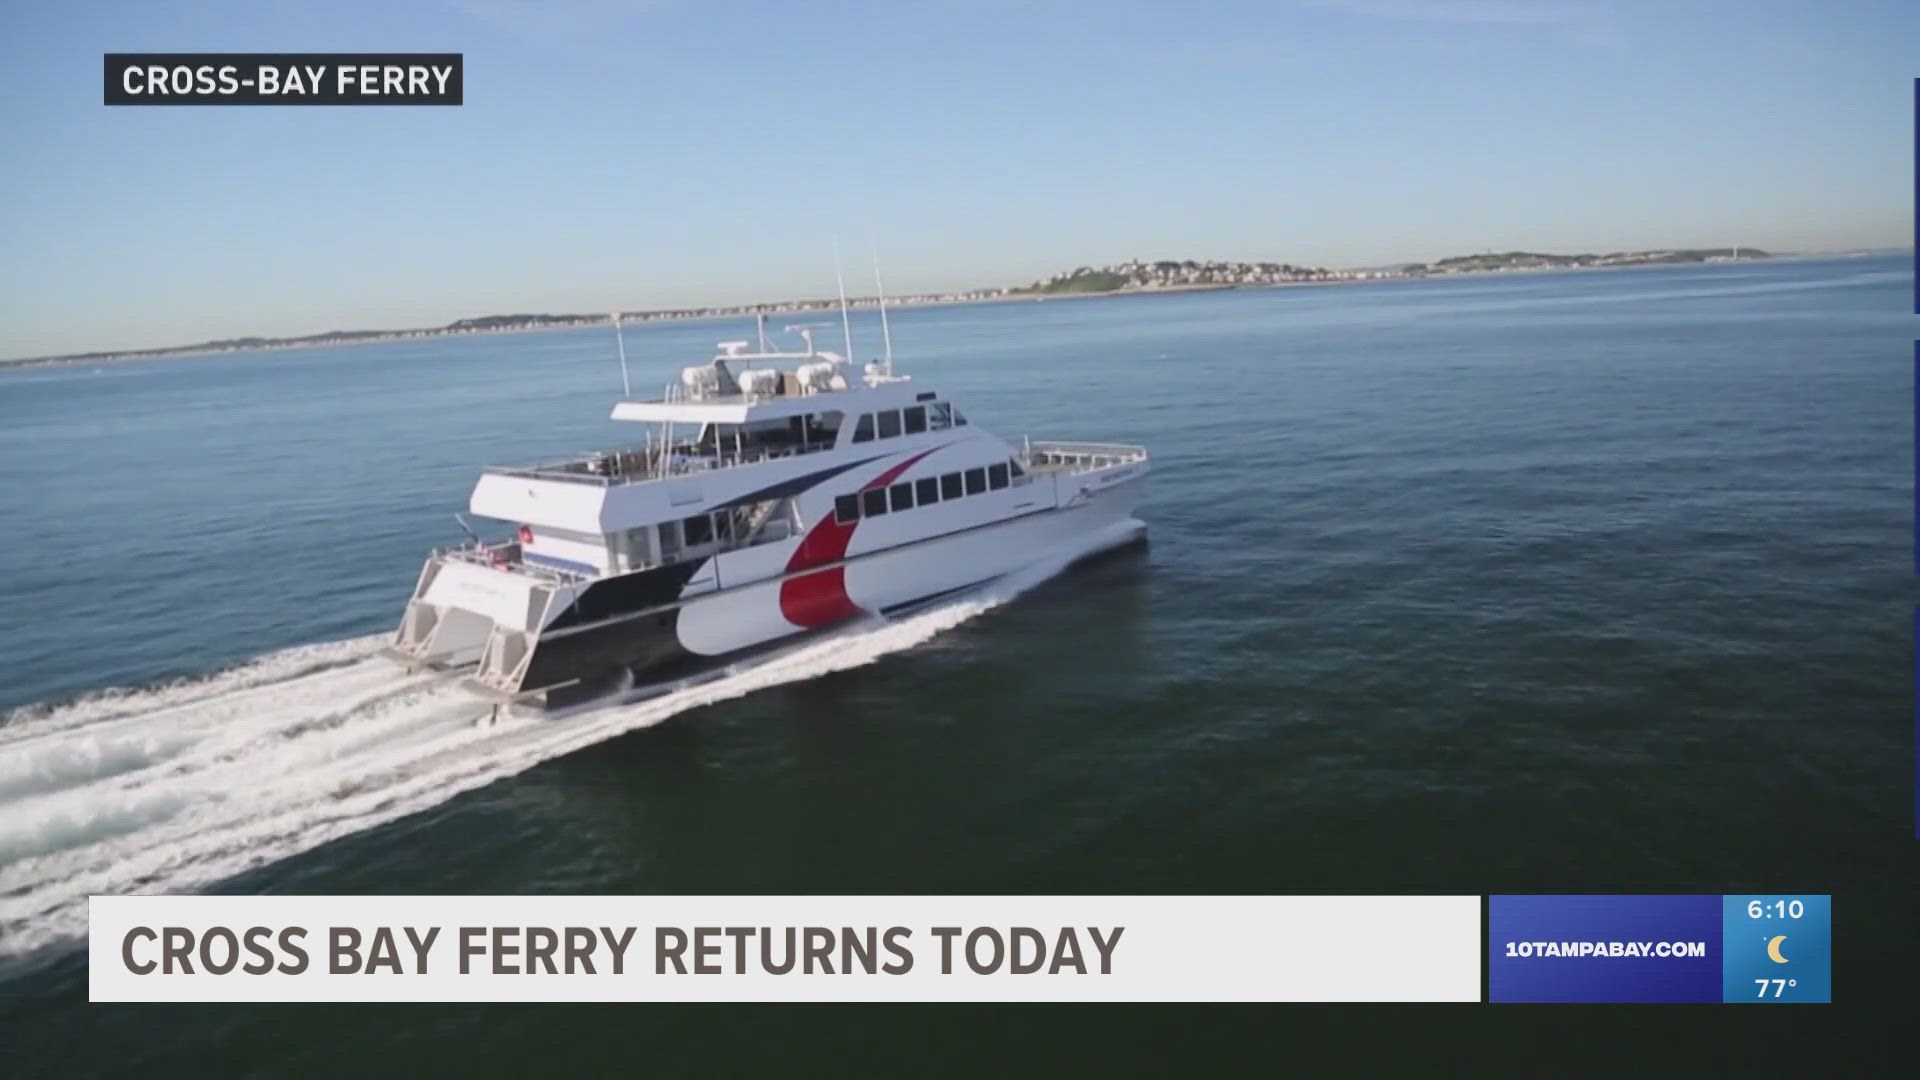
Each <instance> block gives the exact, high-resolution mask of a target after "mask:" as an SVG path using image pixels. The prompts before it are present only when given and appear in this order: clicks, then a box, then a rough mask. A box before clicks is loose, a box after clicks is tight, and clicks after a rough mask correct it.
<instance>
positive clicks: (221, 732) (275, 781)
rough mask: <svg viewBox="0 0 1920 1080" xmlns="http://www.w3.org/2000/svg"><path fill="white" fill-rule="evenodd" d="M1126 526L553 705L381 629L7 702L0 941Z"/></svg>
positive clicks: (1013, 588) (499, 773) (910, 637)
mask: <svg viewBox="0 0 1920 1080" xmlns="http://www.w3.org/2000/svg"><path fill="white" fill-rule="evenodd" d="M1143 529H1144V526H1142V525H1140V523H1139V522H1137V521H1133V520H1129V521H1124V522H1120V523H1117V524H1116V525H1114V526H1112V527H1111V528H1109V529H1107V530H1104V531H1102V532H1100V533H1097V534H1094V535H1092V536H1090V537H1087V538H1085V539H1084V540H1083V541H1080V542H1077V543H1075V544H1074V545H1072V547H1071V548H1064V549H1061V550H1059V551H1057V552H1054V553H1051V554H1050V555H1049V556H1048V557H1047V558H1044V559H1042V560H1040V561H1038V562H1036V563H1034V564H1032V565H1031V566H1029V567H1028V568H1026V569H1024V570H1021V571H1018V572H1017V573H1015V574H1014V575H1011V576H1009V577H1007V578H1004V579H1002V580H1000V581H998V582H995V583H993V584H991V585H989V586H986V587H985V588H984V589H982V590H981V591H979V592H975V593H972V594H969V595H966V596H962V597H958V598H956V599H954V600H953V601H951V602H948V603H944V604H942V605H940V606H938V607H934V608H931V609H928V610H924V611H920V612H917V613H914V614H912V615H910V616H907V617H905V618H902V619H900V620H898V621H891V622H888V621H875V622H870V623H865V624H861V625H858V626H854V627H851V628H848V629H846V630H844V631H840V632H837V633H834V634H832V635H829V636H827V637H824V638H820V639H816V640H812V641H809V642H807V643H805V644H803V645H800V646H797V647H795V648H793V649H791V650H788V651H786V652H783V653H778V654H775V655H773V656H771V657H768V658H765V659H762V660H759V661H756V662H754V663H753V664H752V665H751V666H742V667H739V668H734V669H729V670H727V671H726V672H724V673H723V674H722V675H720V677H718V678H714V679H711V680H708V681H704V682H701V683H699V684H697V685H691V686H685V687H682V688H679V689H676V690H674V691H672V692H671V693H668V694H665V695H660V696H651V697H647V698H646V699H644V700H639V701H624V702H619V701H616V702H609V703H606V704H600V705H594V706H589V707H585V708H581V709H577V710H573V711H570V712H568V713H566V714H564V715H561V716H558V717H552V716H549V717H512V716H504V715H503V716H502V718H501V719H500V720H499V722H497V723H495V724H492V725H482V724H479V723H476V720H477V718H478V717H480V716H481V715H483V714H484V713H486V711H487V709H486V706H485V705H483V704H480V703H477V702H476V701H475V700H474V699H473V698H471V697H470V696H468V695H466V694H465V693H464V692H463V691H461V690H460V689H459V688H458V687H457V686H455V685H454V681H453V680H450V679H448V678H447V677H445V676H434V675H418V674H416V675H409V674H405V673H403V672H401V671H400V670H399V669H398V668H396V667H394V666H393V665H392V664H391V663H390V662H388V661H386V660H384V659H382V658H380V657H378V656H376V655H375V652H376V650H377V649H379V647H380V646H381V645H383V644H384V643H385V642H386V638H387V636H386V635H384V634H381V635H375V636H372V637H365V638H357V639H353V640H349V641H337V642H328V643H324V644H316V645H307V646H301V647H298V648H294V649H288V650H284V651H282V652H277V653H273V654H270V655H268V656H264V657H261V658H260V659H258V660H256V661H253V662H252V663H249V664H246V665H243V666H241V667H238V668H234V669H232V670H229V671H226V672H223V673H220V674H217V675H214V676H211V677H208V678H205V679H201V680H197V681H189V682H180V683H172V684H168V685H165V686H161V687H155V688H149V689H144V690H128V691H110V692H105V693H101V694H96V695H92V696H89V697H86V698H83V699H80V700H78V701H74V702H72V703H69V704H66V705H61V706H57V707H44V706H28V707H27V708H24V709H20V710H16V711H15V712H14V713H13V714H11V715H9V716H8V717H7V718H6V721H5V722H4V723H0V959H15V958H20V957H23V956H25V955H26V954H29V953H34V952H38V951H40V950H43V949H47V948H49V947H52V946H58V945H61V944H62V943H66V942H70V941H71V940H72V939H74V938H76V937H78V936H80V935H83V934H84V933H85V931H86V925H87V897H88V896H89V895H93V894H102V893H156V892H180V891H188V890H192V889H196V888H201V887H204V886H207V885H210V884H212V883H214V882H217V881H219V880H221V879H223V878H227V877H231V876H232V875H234V874H236V873H239V872H241V871H243V870H248V869H251V868H254V867H258V866H261V865H264V864H266V863H270V862H273V861H276V860H279V859H284V858H286V857H288V856H290V855H295V854H298V853H300V852H303V851H307V850H310V849H312V848H314V847H317V846H319V845H321V844H324V843H326V842H327V841H329V840H333V839H336V838H338V837H341V836H345V835H348V834H350V833H354V832H357V831H359V830H362V829H366V828H369V827H371V826H374V825H378V824H381V823H383V822H387V821H392V820H394V819H396V818H399V817H403V816H406V815H408V814H413V813H418V812H419V811H421V810H425V809H427V808H429V807H432V806H435V805H437V804H439V803H441V802H444V801H446V800H447V799H450V798H452V797H453V796H455V795H458V794H460V793H461V792H464V791H469V790H472V789H473V788H477V787H480V786H482V785H484V784H488V783H491V782H493V781H495V780H498V779H500V778H502V777H507V776H512V775H514V774H515V773H518V772H521V771H522V770H525V769H528V768H530V767H532V766H534V765H537V764H539V763H540V762H543V761H546V760H549V759H551V758H554V757H558V756H560V755H562V754H566V753H570V752H572V751H574V750H578V749H580V748H582V747H585V746H590V745H592V744H594V743H597V742H600V741H602V740H604V739H608V738H611V737H613V736H615V735H619V734H622V733H624V732H628V731H633V730H636V729H638V728H644V727H651V726H653V725H655V724H658V723H660V722H662V721H664V720H666V719H667V718H669V717H671V716H673V715H675V714H676V713H680V712H684V711H686V710H687V709H691V708H695V707H698V706H701V705H707V704H711V703H713V702H717V701H723V700H726V699H729V698H734V697H739V696H741V695H743V694H747V693H750V692H752V691H754V690H759V689H762V688H765V687H769V686H775V685H779V684H781V683H788V682H795V681H799V680H803V679H809V678H813V677H815V676H819V675H823V674H827V673H829V672H834V671H841V670H845V669H847V668H853V667H858V666H861V665H863V664H867V663H871V662H872V661H874V660H876V659H879V658H880V657H882V656H886V655H887V654H889V653H894V652H898V651H900V650H902V649H908V648H912V647H913V646H915V645H918V644H920V643H921V642H924V641H926V640H927V639H929V638H931V637H933V636H934V635H935V634H938V633H940V632H941V631H943V630H946V629H949V628H951V627H953V626H957V625H959V624H960V623H962V622H965V621H966V620H968V619H970V618H972V617H973V616H975V615H978V614H980V613H981V612H983V611H986V610H988V609H989V608H992V607H994V606H996V605H998V604H1000V603H1003V602H1005V601H1006V600H1008V599H1010V598H1012V597H1013V596H1015V595H1017V594H1018V593H1020V592H1022V591H1024V590H1026V589H1028V588H1031V587H1032V586H1034V585H1036V584H1039V583H1040V582H1042V581H1044V580H1046V579H1047V578H1050V577H1052V576H1054V575H1055V574H1057V573H1059V572H1060V571H1061V570H1062V569H1064V568H1065V567H1067V566H1068V565H1070V564H1071V563H1073V562H1074V561H1077V560H1078V559H1081V558H1084V557H1086V556H1088V555H1091V554H1094V553H1096V552H1098V551H1101V550H1104V549H1107V548H1111V547H1115V546H1118V545H1121V544H1124V543H1127V542H1129V541H1130V540H1132V539H1134V538H1136V537H1137V536H1139V535H1140V533H1141V531H1142V530H1143Z"/></svg>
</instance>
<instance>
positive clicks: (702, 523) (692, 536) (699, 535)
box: [680, 514, 713, 547]
mask: <svg viewBox="0 0 1920 1080" xmlns="http://www.w3.org/2000/svg"><path fill="white" fill-rule="evenodd" d="M680 531H681V532H682V533H684V534H685V535H686V538H687V546H688V547H693V546H694V545H696V544H704V543H706V542H707V541H709V540H711V539H713V519H712V518H710V517H708V516H707V515H705V514H695V515H694V516H692V517H690V518H688V519H686V520H685V521H683V522H681V523H680Z"/></svg>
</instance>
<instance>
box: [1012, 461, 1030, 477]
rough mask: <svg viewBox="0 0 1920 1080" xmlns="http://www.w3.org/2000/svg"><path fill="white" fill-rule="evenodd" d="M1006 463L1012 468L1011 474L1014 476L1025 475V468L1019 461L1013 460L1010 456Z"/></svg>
mask: <svg viewBox="0 0 1920 1080" xmlns="http://www.w3.org/2000/svg"><path fill="white" fill-rule="evenodd" d="M1007 465H1008V466H1009V467H1011V468H1012V469H1013V475H1015V476H1025V475H1027V470H1025V469H1023V468H1021V467H1020V463H1019V462H1018V461H1015V460H1013V459H1012V458H1008V459H1007Z"/></svg>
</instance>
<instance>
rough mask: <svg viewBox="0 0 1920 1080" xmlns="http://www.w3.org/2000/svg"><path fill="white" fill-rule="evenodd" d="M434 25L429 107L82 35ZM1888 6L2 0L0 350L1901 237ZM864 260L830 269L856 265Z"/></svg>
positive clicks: (351, 32)
mask: <svg viewBox="0 0 1920 1080" xmlns="http://www.w3.org/2000/svg"><path fill="white" fill-rule="evenodd" d="M109 51H116V52H121V51H124V52H139V51H181V52H184V51H287V52H292V51H301V52H326V51H396V52H397V51H423V52H424V51H449V52H454V51H457V52H464V53H465V54H466V104H465V105H464V106H463V107H461V108H457V109H445V108H437V109H374V108H187V109H181V108H168V109H140V108H115V109H109V108H106V107H104V106H102V105H101V102H100V63H101V60H100V56H101V54H102V53H103V52H109ZM1915 75H1920V5H1916V4H1912V3H1865V2H1859V3H1849V2H1811V0H1809V2H1799V3H1781V2H1768V0H1742V2H1726V3H1721V2H1697V3H1689V2H1683V0H1671V2H1666V3H1633V2H1609V0H1572V2H1566V3H1534V2H1527V0H1378V2H1369V0H1292V2H1289V0H1268V2H1260V3H1225V2H1215V3H1209V2H1204V0H1190V2H1178V0H1107V2H1104V3H1091V2H1087V3H1069V2H1046V0H1028V2H1024V3H1017V2H1012V0H949V2H944V3H934V2H927V0H895V2H890V3H877V2H876V3H856V2H845V3H829V2H820V0H795V2H792V3H764V4H751V3H734V2H727V0H705V2H695V0H685V2H681V0H626V2H621V0H551V2H535V0H385V2H379V3H367V2H362V0H334V2H331V3H303V2H302V3H297V2H291V0H246V2H211V0H201V2H171V0H155V2H139V3H134V2H124V3H100V2H94V3H90V2H85V0H7V2H6V3H5V4H4V5H3V6H0V140H4V146H5V147H6V153H5V159H4V160H5V164H4V166H0V267H3V268H0V295H3V296H4V307H5V320H4V323H0V325H4V327H5V330H4V333H0V356H25V355H38V354H44V353H50V352H68V351H75V350H82V349H96V348H120V347H142V346H153V345H162V344H174V343H182V342H189V341H198V340H204V339H207V338H212V337H227V336H234V335H242V334H254V333H260V334H276V335H277V334H291V333H308V332H314V331H321V330H328V329H336V328H350V327H353V328H357V327H374V326H413V325H428V324H438V323H443V322H447V321H449V320H452V319H455V318H461V317H465V316H470V315H479V314H487V313H498V312H506V311H604V310H608V309H610V308H613V307H623V308H647V307H658V306H673V305H681V304H692V303H708V302H713V303H719V302H734V301H745V300H763V299H777V298H782V297H789V296H794V295H822V294H828V293H830V292H831V291H832V255H831V244H832V242H833V238H834V237H835V236H836V235H837V236H839V237H840V238H841V241H842V245H843V246H844V247H845V248H846V249H847V251H848V262H849V267H850V270H852V269H854V268H858V269H859V270H861V271H862V272H863V271H864V262H865V252H866V248H867V245H868V242H869V237H871V238H872V239H873V242H874V243H876V244H877V246H878V248H879V249H880V252H881V256H882V259H883V261H884V263H885V266H886V268H887V273H888V279H889V280H888V285H889V288H890V289H891V290H896V291H908V290H915V291H917V290H923V289H940V288H953V287H968V286H980V285H994V284H1013V283H1019V282H1024V281H1029V280H1033V279H1035V278H1039V277H1044V276H1047V275H1050V274H1052V273H1054V272H1056V271H1059V270H1063V269H1070V268H1072V267H1074V266H1077V265H1081V264H1098V263H1104V262H1110V261H1118V260H1123V259H1126V258H1130V257H1134V256H1139V257H1142V258H1226V259H1274V260H1280V261H1290V262H1298V263H1314V264H1321V265H1329V266H1364V265H1374V264H1379V263H1384V262H1394V261H1404V260H1413V259H1432V258H1438V257H1442V256H1446V255H1452V254H1459V253H1463V252H1471V251H1477V250H1482V249H1487V248H1494V249H1506V248H1515V247H1523V248H1529V249H1536V250H1549V251H1570V250H1594V249H1620V248H1633V247H1648V246H1667V245H1713V246H1720V245H1727V244H1733V243H1742V244H1751V245H1758V246H1762V247H1769V248H1778V249H1783V250H1809V249H1837V248H1852V247H1867V246H1890V245H1904V244H1906V243H1907V242H1908V241H1909V240H1910V238H1911V236H1912V230H1913V224H1912V222H1913V207H1912V192H1913V187H1912V179H1913V172H1912V169H1913V126H1912V117H1911V111H1912V105H1913V84H1912V81H1911V80H1912V78H1913V77H1914V76H1915ZM853 278H854V280H861V279H862V278H863V273H854V274H853Z"/></svg>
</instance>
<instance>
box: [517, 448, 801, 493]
mask: <svg viewBox="0 0 1920 1080" xmlns="http://www.w3.org/2000/svg"><path fill="white" fill-rule="evenodd" d="M831 449H833V443H831V442H812V443H800V444H798V445H794V446H762V447H756V448H753V449H743V450H730V449H723V450H717V451H713V450H702V449H700V448H696V447H691V446H687V445H685V444H682V445H680V446H677V447H674V448H673V449H672V450H670V451H668V452H667V453H666V454H665V455H662V454H661V452H660V451H659V450H658V449H652V450H649V449H644V448H642V449H631V450H620V451H612V452H608V453H605V454H597V455H588V456H584V457H574V458H566V459H564V460H560V461H551V462H542V463H540V464H536V465H489V466H487V467H486V469H485V471H486V472H489V473H492V474H494V475H496V476H516V477H520V478H522V479H527V480H560V481H564V482H566V483H570V484H590V485H593V486H595V487H608V486H611V485H614V484H629V483H633V482H635V481H640V480H658V479H660V478H662V477H666V476H689V475H694V474H698V473H703V472H711V471H712V470H714V469H731V468H736V467H738V466H741V465H758V464H760V463H761V462H763V461H774V460H777V459H779V458H787V457H794V456H796V455H799V454H813V453H818V452H819V451H822V450H831Z"/></svg>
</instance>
